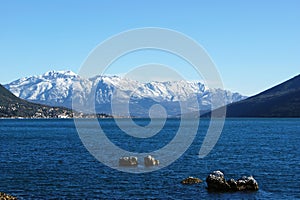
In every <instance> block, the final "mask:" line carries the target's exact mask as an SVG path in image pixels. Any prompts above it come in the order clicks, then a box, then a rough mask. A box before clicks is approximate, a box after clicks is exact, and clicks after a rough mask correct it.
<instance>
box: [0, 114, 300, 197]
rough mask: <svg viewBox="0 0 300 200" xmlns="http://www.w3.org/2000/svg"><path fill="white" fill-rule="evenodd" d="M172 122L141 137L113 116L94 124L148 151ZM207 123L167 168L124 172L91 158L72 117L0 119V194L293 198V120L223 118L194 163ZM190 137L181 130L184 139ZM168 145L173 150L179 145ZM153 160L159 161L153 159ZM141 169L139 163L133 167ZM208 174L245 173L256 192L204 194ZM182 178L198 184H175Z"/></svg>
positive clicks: (297, 152) (299, 180)
mask: <svg viewBox="0 0 300 200" xmlns="http://www.w3.org/2000/svg"><path fill="white" fill-rule="evenodd" d="M126 120H129V119H123V124H124V123H125V124H126V123H127V121H126ZM194 120H195V119H194ZM180 121H181V120H180V119H168V120H167V121H166V122H165V123H164V126H163V128H162V129H161V130H160V131H159V132H158V133H157V134H156V135H154V136H151V137H149V138H136V137H133V136H129V135H128V134H126V133H125V132H124V130H122V129H121V128H120V127H119V126H118V124H117V123H116V122H115V120H114V119H99V122H98V123H99V127H102V130H103V131H104V133H105V134H106V136H107V138H108V139H109V140H110V141H111V142H112V144H115V145H116V146H118V147H119V148H122V149H126V150H127V151H130V152H134V151H136V152H145V153H149V154H151V152H153V151H156V150H159V149H161V148H163V147H164V146H166V145H168V143H169V142H170V141H171V140H172V139H173V138H174V137H175V135H176V134H177V130H178V128H179V127H180ZM196 122H198V121H194V122H193V121H191V124H197V123H196ZM209 122H210V120H209V119H201V120H200V123H199V127H198V131H197V133H196V134H195V138H194V139H193V140H192V143H191V144H190V145H189V146H188V148H187V149H186V151H185V152H182V155H181V156H178V159H176V160H175V161H174V162H173V163H170V164H169V165H168V166H165V167H163V168H157V169H153V170H151V171H149V172H147V173H128V172H126V169H125V170H124V169H123V168H121V167H120V168H119V169H118V167H116V168H111V167H110V166H107V165H106V164H105V163H103V162H101V161H99V159H98V158H96V157H95V156H94V155H93V154H91V153H90V151H89V150H88V149H87V148H86V147H85V145H84V144H83V142H82V140H81V138H82V137H81V136H80V135H79V134H78V132H77V129H76V126H75V123H74V121H73V120H72V119H1V120H0V153H1V154H0V191H1V192H5V193H8V194H10V195H13V196H16V197H18V198H19V199H300V119H299V118H298V119H297V118H296V119H277V118H273V119H269V118H249V119H248V118H242V119H235V118H232V119H226V121H225V124H224V127H223V130H222V133H221V135H220V138H219V139H218V142H217V143H216V145H215V146H214V148H213V149H212V150H211V151H210V153H209V154H208V155H206V156H205V157H203V158H201V157H199V150H200V148H201V145H202V143H203V140H204V137H205V135H206V134H207V129H208V127H209ZM81 123H82V124H85V125H86V127H88V128H87V130H89V131H91V132H93V131H94V132H95V133H96V132H97V130H93V129H98V128H99V127H93V126H89V124H90V123H91V122H90V121H89V120H82V122H81ZM149 123H150V122H149V119H135V124H134V125H132V124H131V123H129V122H128V127H129V130H130V128H131V127H130V126H134V127H135V126H136V125H139V126H142V127H143V126H144V127H146V126H147V125H149ZM134 127H132V130H133V129H134ZM190 134H191V132H189V131H186V136H187V138H188V136H189V135H190ZM176 145H177V146H178V149H181V148H180V145H181V144H180V142H179V143H178V144H176ZM173 153H174V155H175V154H176V153H177V152H176V150H175V151H174V152H173ZM100 156H101V155H100ZM103 156H105V155H103ZM128 156H130V155H128ZM139 159H140V158H139ZM157 159H160V160H161V159H162V158H160V157H159V155H158V156H157ZM161 161H162V162H163V160H161ZM116 163H118V160H116ZM143 167H144V166H143V162H141V163H140V164H139V166H137V167H136V168H138V169H143ZM154 167H155V166H154ZM215 170H220V171H222V172H223V173H224V175H225V177H226V179H230V178H234V179H238V178H240V177H242V176H244V175H246V176H250V175H251V176H253V177H254V178H255V179H256V180H257V182H258V185H259V190H258V191H252V192H232V193H220V192H210V191H208V190H207V189H206V183H205V179H206V177H207V176H208V175H209V173H210V172H212V171H215ZM189 176H193V177H197V178H200V179H201V180H203V182H202V183H199V184H195V185H182V184H181V183H180V182H181V181H182V180H183V179H185V178H187V177H189Z"/></svg>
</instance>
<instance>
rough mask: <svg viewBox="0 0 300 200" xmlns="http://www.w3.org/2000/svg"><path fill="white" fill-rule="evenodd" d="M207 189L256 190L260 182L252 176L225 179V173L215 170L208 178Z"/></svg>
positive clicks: (228, 190) (218, 190)
mask: <svg viewBox="0 0 300 200" xmlns="http://www.w3.org/2000/svg"><path fill="white" fill-rule="evenodd" d="M206 183H207V189H208V190H211V191H217V192H235V191H256V190H258V183H257V181H256V180H255V179H254V178H253V177H252V176H249V177H247V176H243V177H242V178H240V179H238V180H237V181H235V180H234V179H230V180H228V181H226V180H225V177H224V174H223V173H222V172H221V171H214V172H212V173H210V174H209V175H208V176H207V178H206Z"/></svg>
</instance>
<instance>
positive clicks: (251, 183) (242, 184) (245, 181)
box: [236, 176, 258, 191]
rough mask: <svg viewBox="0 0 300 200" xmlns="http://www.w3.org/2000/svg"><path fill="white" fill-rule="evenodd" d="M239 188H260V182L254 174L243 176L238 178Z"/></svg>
mask: <svg viewBox="0 0 300 200" xmlns="http://www.w3.org/2000/svg"><path fill="white" fill-rule="evenodd" d="M236 183H237V189H238V190H239V191H242V190H250V191H251V190H258V183H257V181H256V180H255V179H254V178H253V177H252V176H249V177H247V176H243V177H242V178H240V179H238V180H237V182H236Z"/></svg>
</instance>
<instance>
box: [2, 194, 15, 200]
mask: <svg viewBox="0 0 300 200" xmlns="http://www.w3.org/2000/svg"><path fill="white" fill-rule="evenodd" d="M0 199H1V200H17V197H14V196H11V195H8V194H5V193H3V192H0Z"/></svg>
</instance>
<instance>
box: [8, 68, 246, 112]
mask: <svg viewBox="0 0 300 200" xmlns="http://www.w3.org/2000/svg"><path fill="white" fill-rule="evenodd" d="M4 87H5V88H7V89H8V90H9V91H11V92H12V93H13V94H14V95H16V96H17V97H20V98H22V99H25V100H28V101H30V102H34V103H39V104H45V105H49V106H62V107H67V108H72V101H73V103H74V102H76V110H77V111H80V112H85V113H91V112H93V111H94V110H93V109H94V107H91V106H90V104H91V102H92V103H93V102H94V104H95V109H96V112H97V113H106V114H113V115H119V116H127V115H130V116H137V117H148V116H149V109H150V107H151V106H152V105H154V104H157V103H158V104H160V105H162V106H163V107H164V108H165V110H166V113H167V115H168V116H176V115H178V114H180V113H181V110H180V103H185V104H187V105H189V106H188V110H185V112H187V113H188V112H195V111H197V110H199V109H200V110H201V111H209V110H210V109H211V104H212V102H211V99H212V97H214V96H222V97H224V98H223V99H221V100H222V101H220V103H219V104H218V105H216V107H218V106H223V105H226V104H230V103H232V102H237V101H241V100H243V99H245V98H246V97H245V96H243V95H241V94H239V93H233V92H230V91H228V90H221V89H214V88H207V87H206V86H205V85H204V84H202V83H201V82H189V81H183V80H182V81H166V82H157V81H153V82H147V83H141V82H138V81H135V80H131V79H127V78H122V77H118V76H95V77H92V78H83V77H81V76H79V75H77V74H75V73H73V72H71V71H49V72H47V73H45V74H43V75H38V76H31V77H26V78H21V79H18V80H16V81H13V82H11V83H9V84H6V85H4ZM193 97H195V98H196V100H197V103H195V102H192V101H191V99H193ZM112 101H113V102H114V105H115V110H116V112H115V113H112V107H111V103H112ZM126 103H127V104H128V106H129V110H130V113H127V110H126V109H124V108H123V107H124V106H123V105H124V104H126ZM196 104H197V105H196ZM198 105H199V106H198ZM158 116H159V114H158Z"/></svg>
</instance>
